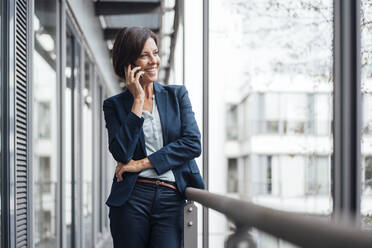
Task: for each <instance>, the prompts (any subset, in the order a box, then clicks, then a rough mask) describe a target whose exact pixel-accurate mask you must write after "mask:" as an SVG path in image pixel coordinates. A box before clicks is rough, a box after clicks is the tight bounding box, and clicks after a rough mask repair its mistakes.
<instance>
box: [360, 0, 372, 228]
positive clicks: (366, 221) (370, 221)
mask: <svg viewBox="0 0 372 248" xmlns="http://www.w3.org/2000/svg"><path fill="white" fill-rule="evenodd" d="M371 29H372V0H362V1H361V50H362V54H361V59H362V61H361V66H362V68H361V90H362V140H361V150H362V159H361V160H362V175H361V181H362V193H361V197H362V202H361V214H362V224H363V227H364V228H366V229H371V227H372V218H371V217H370V216H371V214H372V190H371V188H372V183H371V182H372V173H371V170H372V160H371V158H372V149H371V147H372V42H371V41H372V31H371Z"/></svg>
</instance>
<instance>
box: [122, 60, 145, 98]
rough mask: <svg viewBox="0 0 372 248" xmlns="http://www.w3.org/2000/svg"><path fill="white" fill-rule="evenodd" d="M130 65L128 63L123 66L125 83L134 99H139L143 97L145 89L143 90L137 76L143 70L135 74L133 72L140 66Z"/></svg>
mask: <svg viewBox="0 0 372 248" xmlns="http://www.w3.org/2000/svg"><path fill="white" fill-rule="evenodd" d="M131 67H132V66H131V65H130V64H129V65H128V66H127V67H126V68H125V81H126V83H127V88H128V89H129V91H130V93H132V95H133V97H134V99H141V100H143V99H144V98H145V91H144V90H143V88H142V86H141V84H140V82H139V78H140V76H141V75H143V74H144V73H145V72H144V71H139V72H138V73H137V75H136V76H134V74H135V73H136V71H138V70H139V69H140V68H141V67H140V66H137V67H134V68H131Z"/></svg>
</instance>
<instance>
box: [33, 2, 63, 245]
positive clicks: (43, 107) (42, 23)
mask: <svg viewBox="0 0 372 248" xmlns="http://www.w3.org/2000/svg"><path fill="white" fill-rule="evenodd" d="M56 16H57V13H56V1H35V14H34V44H35V46H34V51H33V73H32V74H33V106H34V107H33V118H34V119H33V125H32V126H33V133H34V135H33V180H34V188H33V191H34V200H33V204H34V205H33V210H34V232H33V233H34V238H33V240H34V244H35V247H56V246H57V236H58V233H57V223H56V220H57V216H56V214H57V187H56V185H57V181H58V176H59V173H58V161H57V152H58V151H57V132H58V130H57V99H58V97H57V75H56V25H57V18H56Z"/></svg>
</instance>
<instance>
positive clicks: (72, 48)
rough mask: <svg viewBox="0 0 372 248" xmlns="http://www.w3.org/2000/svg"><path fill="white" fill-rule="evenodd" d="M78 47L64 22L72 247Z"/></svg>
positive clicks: (72, 235)
mask: <svg viewBox="0 0 372 248" xmlns="http://www.w3.org/2000/svg"><path fill="white" fill-rule="evenodd" d="M80 63H81V58H80V46H79V44H78V42H77V40H76V38H75V35H74V34H73V32H72V29H71V27H70V26H69V25H68V24H66V70H65V77H66V86H65V92H64V94H65V106H64V112H65V115H64V122H65V135H64V138H65V147H64V149H65V157H64V161H65V167H64V169H65V182H64V183H65V200H66V204H65V224H66V238H67V241H66V242H67V244H70V245H71V246H72V247H74V246H75V245H76V243H77V242H78V241H77V240H76V239H75V232H76V231H77V230H76V229H75V227H76V226H77V225H76V220H77V218H76V216H77V214H78V213H79V209H78V207H79V205H78V202H79V201H78V200H77V199H79V198H78V195H77V192H78V191H77V190H76V187H77V185H78V184H77V181H76V178H77V176H76V173H77V171H78V167H77V166H80V165H78V164H76V163H75V160H76V151H77V150H78V148H77V147H76V145H77V144H79V143H78V142H77V137H78V135H77V133H76V132H77V131H78V130H76V128H75V126H76V125H77V112H76V106H77V104H78V103H79V102H78V100H77V99H78V96H77V94H78V85H79V83H80V82H79V78H80V75H79V74H80Z"/></svg>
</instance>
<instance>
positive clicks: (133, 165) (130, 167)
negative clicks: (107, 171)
mask: <svg viewBox="0 0 372 248" xmlns="http://www.w3.org/2000/svg"><path fill="white" fill-rule="evenodd" d="M142 170H143V166H142V165H141V163H140V160H133V159H132V160H131V161H129V163H128V164H123V163H120V162H118V163H117V165H116V169H115V174H116V178H117V181H118V182H121V181H123V176H122V175H123V173H124V172H140V171H142Z"/></svg>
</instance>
